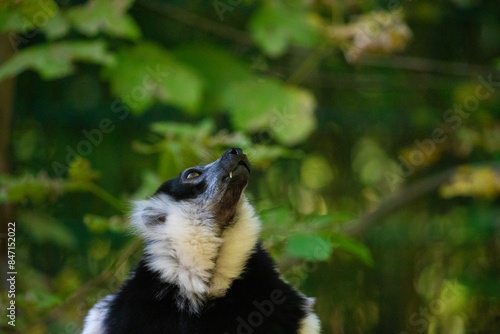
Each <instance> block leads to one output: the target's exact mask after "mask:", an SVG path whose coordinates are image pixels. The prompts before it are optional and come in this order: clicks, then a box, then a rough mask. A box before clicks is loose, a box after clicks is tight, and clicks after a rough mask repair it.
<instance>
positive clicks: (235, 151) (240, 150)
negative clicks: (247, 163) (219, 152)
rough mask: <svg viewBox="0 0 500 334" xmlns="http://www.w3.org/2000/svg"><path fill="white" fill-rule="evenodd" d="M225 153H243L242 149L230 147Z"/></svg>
mask: <svg viewBox="0 0 500 334" xmlns="http://www.w3.org/2000/svg"><path fill="white" fill-rule="evenodd" d="M227 153H228V154H233V155H240V154H243V150H242V149H241V148H231V149H230V150H229V151H227Z"/></svg>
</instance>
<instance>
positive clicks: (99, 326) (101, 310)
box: [82, 295, 115, 334]
mask: <svg viewBox="0 0 500 334" xmlns="http://www.w3.org/2000/svg"><path fill="white" fill-rule="evenodd" d="M114 297H115V296H114V295H108V296H106V297H104V298H103V299H101V300H100V301H99V302H98V303H97V304H95V305H94V307H92V309H91V310H90V311H89V314H88V315H87V317H86V318H85V325H84V327H83V332H82V334H101V333H104V327H103V321H104V318H105V317H106V314H107V312H106V311H107V310H108V305H109V303H110V302H111V301H113V299H114Z"/></svg>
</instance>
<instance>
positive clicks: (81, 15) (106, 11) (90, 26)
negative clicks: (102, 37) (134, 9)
mask: <svg viewBox="0 0 500 334" xmlns="http://www.w3.org/2000/svg"><path fill="white" fill-rule="evenodd" d="M132 2H133V1H132V0H94V1H89V2H88V3H87V4H85V5H83V6H77V7H74V8H71V9H70V10H68V12H67V14H66V16H67V17H68V19H69V20H70V21H71V23H72V25H73V26H74V27H75V29H76V30H77V31H79V32H80V33H82V34H84V35H86V36H90V37H93V36H97V35H98V34H99V33H101V32H102V33H105V34H107V35H109V36H113V37H124V38H130V39H134V40H135V39H137V38H139V37H140V36H141V31H140V29H139V27H138V26H137V24H136V23H135V21H134V20H133V19H132V18H131V17H130V16H128V15H127V14H126V11H127V10H128V8H129V7H130V5H131V4H132Z"/></svg>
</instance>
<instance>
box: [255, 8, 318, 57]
mask: <svg viewBox="0 0 500 334" xmlns="http://www.w3.org/2000/svg"><path fill="white" fill-rule="evenodd" d="M250 30H251V32H252V36H253V38H254V40H255V42H256V43H257V44H258V45H259V46H260V47H261V48H262V50H264V52H266V53H267V54H268V55H269V56H272V57H277V56H280V55H282V54H283V53H284V52H285V51H286V49H287V48H288V47H289V46H291V45H297V46H304V47H312V46H314V45H316V44H317V43H318V41H319V33H318V31H317V30H316V28H315V27H314V25H313V24H312V20H310V19H309V17H308V11H307V9H306V8H305V7H304V6H301V5H300V4H299V3H297V6H291V5H290V4H288V3H287V1H285V2H279V1H266V2H264V3H263V4H262V7H261V8H260V9H259V10H258V11H257V13H256V14H255V15H254V16H253V18H252V21H251V23H250Z"/></svg>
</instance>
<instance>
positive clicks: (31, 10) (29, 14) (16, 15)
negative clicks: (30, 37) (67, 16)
mask: <svg viewBox="0 0 500 334" xmlns="http://www.w3.org/2000/svg"><path fill="white" fill-rule="evenodd" d="M58 11H59V7H58V6H57V3H56V2H55V1H54V0H39V1H10V2H5V0H3V2H2V4H0V31H11V32H21V33H28V32H29V31H30V30H32V29H36V28H41V27H43V25H45V24H46V23H47V22H48V21H49V20H50V19H51V18H52V17H53V16H54V15H56V13H58Z"/></svg>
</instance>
